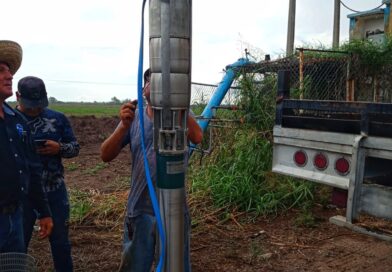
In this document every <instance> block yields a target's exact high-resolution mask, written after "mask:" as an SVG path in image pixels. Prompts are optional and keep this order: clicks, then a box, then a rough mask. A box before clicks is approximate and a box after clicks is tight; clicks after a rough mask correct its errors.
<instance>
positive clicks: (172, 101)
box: [149, 0, 192, 272]
mask: <svg viewBox="0 0 392 272" xmlns="http://www.w3.org/2000/svg"><path fill="white" fill-rule="evenodd" d="M191 7H192V1H191V0H150V16H149V18H150V41H149V48H150V68H151V79H150V91H151V93H150V98H151V106H152V108H153V111H154V149H155V150H156V151H157V193H158V198H159V206H160V212H161V215H162V219H163V221H164V222H163V223H164V224H163V225H164V231H165V236H166V244H162V242H161V243H160V244H159V251H160V253H162V252H165V253H166V254H165V259H164V265H163V271H166V272H181V271H184V268H185V264H184V237H185V236H184V213H185V187H184V181H185V169H186V167H185V163H184V161H185V160H184V154H185V152H186V148H187V138H186V137H187V122H186V120H187V116H188V112H189V103H190V98H191V92H190V89H191V33H192V27H191V25H192V18H191V14H192V9H191Z"/></svg>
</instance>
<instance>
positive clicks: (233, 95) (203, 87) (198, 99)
mask: <svg viewBox="0 0 392 272" xmlns="http://www.w3.org/2000/svg"><path fill="white" fill-rule="evenodd" d="M232 86H233V87H231V88H230V89H229V90H228V91H227V93H226V95H225V97H224V98H223V100H222V103H221V105H234V104H236V103H237V102H238V99H239V96H240V88H238V87H236V82H234V83H233V84H232ZM217 88H218V85H212V84H204V83H196V82H192V87H191V106H196V105H206V104H207V103H208V101H210V99H211V97H212V95H213V93H214V92H215V90H216V89H217Z"/></svg>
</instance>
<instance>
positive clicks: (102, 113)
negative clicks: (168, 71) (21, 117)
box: [7, 102, 205, 117]
mask: <svg viewBox="0 0 392 272" xmlns="http://www.w3.org/2000/svg"><path fill="white" fill-rule="evenodd" d="M7 103H8V104H9V105H11V106H12V107H15V106H16V102H7ZM120 107H121V105H120V104H110V103H76V102H62V103H50V104H49V108H50V109H52V110H56V111H59V112H62V113H64V114H65V115H67V116H86V115H94V116H95V117H111V116H118V114H119V110H120ZM204 107H205V105H193V106H191V109H192V111H193V113H194V114H195V115H196V116H197V115H200V114H201V112H202V111H203V109H204Z"/></svg>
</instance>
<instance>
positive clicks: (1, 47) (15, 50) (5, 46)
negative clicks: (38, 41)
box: [0, 40, 23, 74]
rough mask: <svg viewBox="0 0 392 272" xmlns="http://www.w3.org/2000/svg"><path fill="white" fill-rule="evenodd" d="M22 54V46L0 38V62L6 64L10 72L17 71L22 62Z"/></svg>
mask: <svg viewBox="0 0 392 272" xmlns="http://www.w3.org/2000/svg"><path fill="white" fill-rule="evenodd" d="M22 55H23V52H22V47H20V45H19V44H18V43H16V42H13V41H6V40H0V62H5V63H7V64H8V66H9V68H10V72H11V74H15V73H16V71H18V69H19V67H20V64H21V63H22Z"/></svg>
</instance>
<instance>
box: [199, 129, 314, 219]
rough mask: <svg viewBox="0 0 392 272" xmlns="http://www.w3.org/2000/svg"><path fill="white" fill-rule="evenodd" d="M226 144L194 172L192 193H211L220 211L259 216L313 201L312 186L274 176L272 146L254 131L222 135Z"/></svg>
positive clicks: (239, 131) (223, 133) (245, 130)
mask: <svg viewBox="0 0 392 272" xmlns="http://www.w3.org/2000/svg"><path fill="white" fill-rule="evenodd" d="M220 136H221V137H222V139H221V140H222V141H223V142H225V144H222V145H220V146H218V147H217V150H215V151H214V153H213V154H214V155H213V156H212V157H210V158H208V159H209V160H208V162H206V163H205V167H204V168H203V170H202V171H192V181H193V184H192V185H193V186H192V191H193V192H196V193H197V192H199V191H207V192H209V193H210V194H211V196H212V199H213V202H214V203H215V205H217V206H218V207H227V208H228V209H238V210H243V211H247V212H251V213H254V214H255V215H260V214H269V213H277V212H278V211H279V210H280V209H287V208H291V207H293V206H296V205H299V204H300V203H302V202H303V201H306V200H309V199H312V193H311V189H310V185H309V183H302V182H298V181H294V180H293V179H291V178H287V177H283V176H278V175H274V174H272V173H271V172H270V169H271V163H272V162H271V161H272V146H271V144H270V142H269V141H267V140H266V139H265V138H263V136H262V135H261V134H260V133H259V132H258V131H257V130H256V129H254V128H246V129H241V130H238V131H236V132H235V133H228V132H227V131H225V132H222V133H221V134H220Z"/></svg>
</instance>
